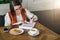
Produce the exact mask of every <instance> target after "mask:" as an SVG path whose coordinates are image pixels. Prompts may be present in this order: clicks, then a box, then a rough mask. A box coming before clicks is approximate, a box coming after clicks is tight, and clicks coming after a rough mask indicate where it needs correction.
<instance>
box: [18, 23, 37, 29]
mask: <svg viewBox="0 0 60 40" xmlns="http://www.w3.org/2000/svg"><path fill="white" fill-rule="evenodd" d="M35 24H36V22H33V23H28V24H22V25H21V26H19V28H22V29H32V28H33V27H34V26H35Z"/></svg>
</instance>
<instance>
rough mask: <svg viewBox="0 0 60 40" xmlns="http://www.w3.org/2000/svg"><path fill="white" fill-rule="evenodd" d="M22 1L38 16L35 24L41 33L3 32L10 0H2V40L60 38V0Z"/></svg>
mask: <svg viewBox="0 0 60 40" xmlns="http://www.w3.org/2000/svg"><path fill="white" fill-rule="evenodd" d="M20 2H21V4H22V6H23V7H24V8H27V9H28V10H29V11H30V12H31V13H33V14H35V15H36V16H37V17H38V20H37V21H36V24H35V25H34V26H35V27H36V28H37V29H38V30H39V35H37V36H32V35H29V32H28V33H27V32H24V33H23V34H21V35H12V34H10V33H8V32H3V29H4V24H5V15H6V13H7V11H8V10H9V3H10V0H0V40H60V0H20ZM37 33H38V32H37ZM32 34H33V33H32Z"/></svg>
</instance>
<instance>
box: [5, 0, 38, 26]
mask: <svg viewBox="0 0 60 40" xmlns="http://www.w3.org/2000/svg"><path fill="white" fill-rule="evenodd" d="M27 19H29V20H30V21H32V22H34V21H36V20H37V16H36V15H34V14H32V13H30V11H28V10H27V9H25V8H23V7H22V5H21V3H20V2H19V0H12V1H11V2H10V10H9V11H8V13H7V14H6V16H5V26H10V25H19V24H21V23H26V22H27Z"/></svg>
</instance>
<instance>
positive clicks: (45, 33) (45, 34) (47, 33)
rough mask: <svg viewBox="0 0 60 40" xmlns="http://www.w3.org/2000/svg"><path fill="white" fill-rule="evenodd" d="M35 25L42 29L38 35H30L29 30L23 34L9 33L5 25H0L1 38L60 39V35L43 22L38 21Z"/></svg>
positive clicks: (22, 39)
mask: <svg viewBox="0 0 60 40" xmlns="http://www.w3.org/2000/svg"><path fill="white" fill-rule="evenodd" d="M35 27H36V28H38V29H39V30H40V35H38V36H36V37H32V36H30V35H28V33H27V32H26V33H24V34H22V35H18V36H14V35H11V34H9V33H4V32H3V28H4V27H0V40H60V35H58V34H56V33H55V32H53V31H51V30H50V29H48V28H46V27H45V26H43V25H42V24H40V23H37V24H36V25H35Z"/></svg>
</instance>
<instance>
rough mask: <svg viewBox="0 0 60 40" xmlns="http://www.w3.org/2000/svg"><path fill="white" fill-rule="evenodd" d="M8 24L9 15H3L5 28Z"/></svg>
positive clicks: (9, 22)
mask: <svg viewBox="0 0 60 40" xmlns="http://www.w3.org/2000/svg"><path fill="white" fill-rule="evenodd" d="M10 24H11V21H10V18H9V15H8V13H7V14H6V15H5V26H10Z"/></svg>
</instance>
